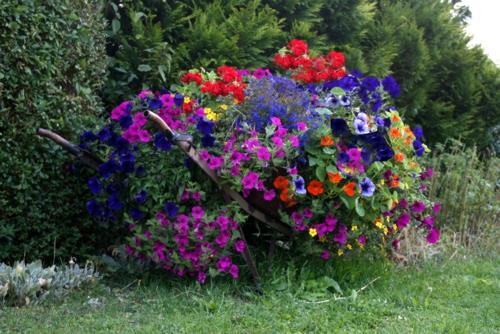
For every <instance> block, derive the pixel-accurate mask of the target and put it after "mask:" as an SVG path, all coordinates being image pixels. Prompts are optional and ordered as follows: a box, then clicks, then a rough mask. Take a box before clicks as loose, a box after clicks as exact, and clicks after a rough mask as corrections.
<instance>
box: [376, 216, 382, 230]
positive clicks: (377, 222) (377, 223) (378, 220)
mask: <svg viewBox="0 0 500 334" xmlns="http://www.w3.org/2000/svg"><path fill="white" fill-rule="evenodd" d="M374 224H375V226H377V227H378V228H380V229H382V228H384V224H382V219H380V217H379V218H377V219H375V221H374Z"/></svg>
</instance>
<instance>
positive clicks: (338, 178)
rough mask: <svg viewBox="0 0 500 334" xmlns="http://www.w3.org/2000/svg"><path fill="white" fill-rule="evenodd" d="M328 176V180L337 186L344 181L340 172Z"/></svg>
mask: <svg viewBox="0 0 500 334" xmlns="http://www.w3.org/2000/svg"><path fill="white" fill-rule="evenodd" d="M327 175H328V180H330V182H331V183H333V184H337V183H339V182H340V181H342V179H343V177H342V174H340V172H337V173H327Z"/></svg>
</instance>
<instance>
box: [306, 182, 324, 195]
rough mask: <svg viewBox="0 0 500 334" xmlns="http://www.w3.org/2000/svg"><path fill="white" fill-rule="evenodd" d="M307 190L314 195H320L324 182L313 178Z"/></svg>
mask: <svg viewBox="0 0 500 334" xmlns="http://www.w3.org/2000/svg"><path fill="white" fill-rule="evenodd" d="M307 191H308V192H309V193H310V194H311V195H313V196H318V195H320V194H322V193H323V183H321V182H320V181H318V180H312V181H311V182H310V183H309V185H308V186H307Z"/></svg>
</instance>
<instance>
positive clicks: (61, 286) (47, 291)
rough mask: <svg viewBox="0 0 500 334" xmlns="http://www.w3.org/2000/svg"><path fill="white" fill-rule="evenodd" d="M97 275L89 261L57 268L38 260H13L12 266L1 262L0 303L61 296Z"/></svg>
mask: <svg viewBox="0 0 500 334" xmlns="http://www.w3.org/2000/svg"><path fill="white" fill-rule="evenodd" d="M98 277H99V274H98V273H97V272H96V271H95V269H94V266H93V265H92V264H91V263H87V264H86V265H85V267H83V268H80V266H79V265H78V264H75V263H73V262H70V265H69V266H62V267H59V268H57V267H56V266H54V265H53V266H51V267H48V268H44V267H43V266H42V262H41V261H36V262H32V263H28V264H25V263H24V262H16V263H15V264H14V266H13V267H10V266H8V265H6V264H4V263H0V305H2V304H7V305H11V306H22V305H30V304H38V303H40V302H42V301H44V300H45V299H46V298H47V297H48V296H54V297H61V296H63V295H64V294H66V293H67V292H69V291H70V290H73V289H75V288H78V287H80V286H81V285H82V284H85V283H88V282H94V281H95V280H96V279H97V278H98Z"/></svg>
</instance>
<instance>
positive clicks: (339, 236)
mask: <svg viewBox="0 0 500 334" xmlns="http://www.w3.org/2000/svg"><path fill="white" fill-rule="evenodd" d="M333 241H335V242H337V243H339V244H340V245H345V243H346V242H347V226H345V225H344V224H341V225H340V227H339V229H338V231H337V233H336V234H335V236H334V237H333Z"/></svg>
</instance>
